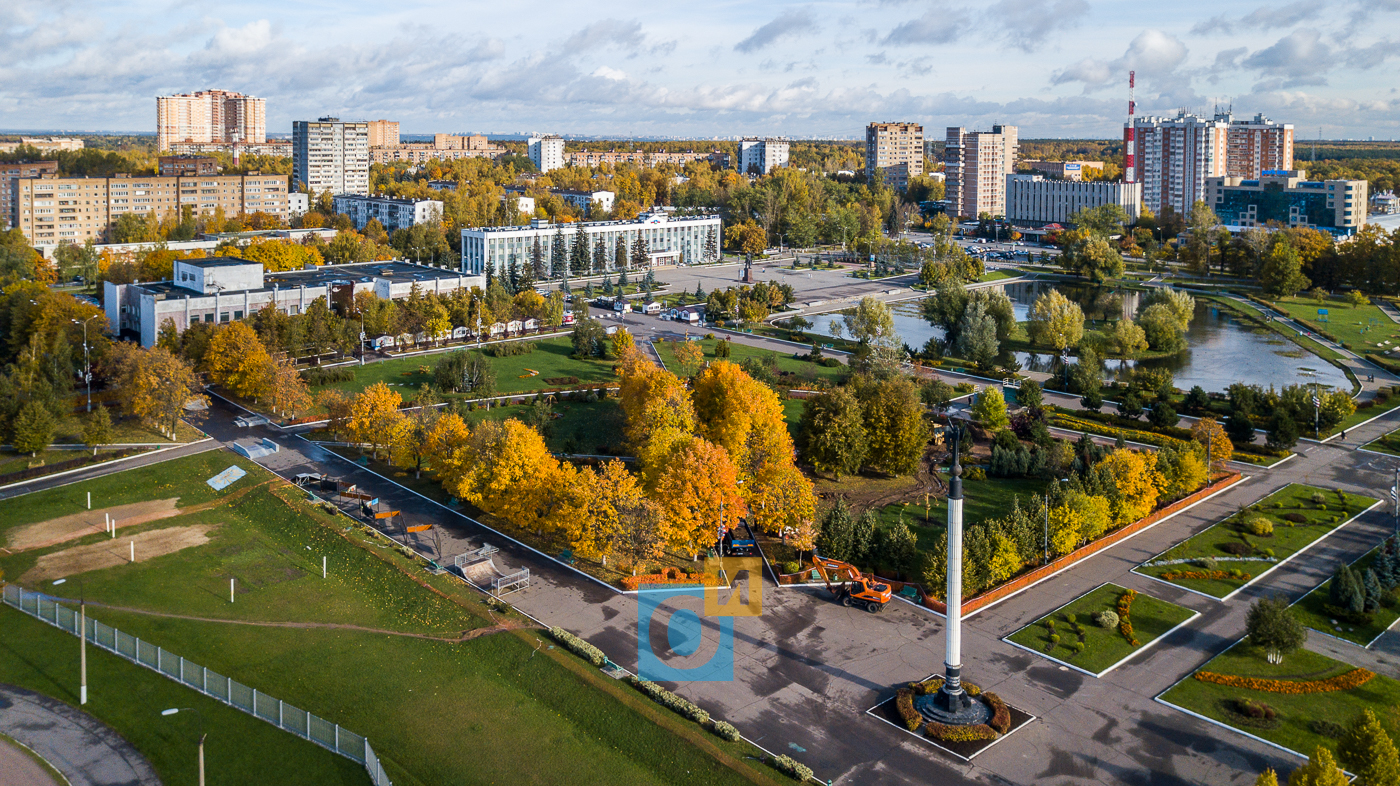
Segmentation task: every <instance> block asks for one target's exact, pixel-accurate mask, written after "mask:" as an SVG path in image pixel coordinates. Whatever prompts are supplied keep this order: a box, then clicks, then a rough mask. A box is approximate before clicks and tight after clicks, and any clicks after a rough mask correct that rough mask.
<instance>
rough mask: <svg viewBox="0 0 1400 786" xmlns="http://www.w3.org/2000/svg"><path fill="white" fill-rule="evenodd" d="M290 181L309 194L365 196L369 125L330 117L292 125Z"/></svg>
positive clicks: (367, 175)
mask: <svg viewBox="0 0 1400 786" xmlns="http://www.w3.org/2000/svg"><path fill="white" fill-rule="evenodd" d="M292 179H293V182H294V183H295V187H296V188H300V187H302V186H303V185H304V186H306V187H307V188H309V189H311V193H313V194H321V193H324V192H326V191H329V192H331V193H332V194H369V123H367V122H364V121H359V122H344V123H343V122H341V121H340V120H339V119H338V118H334V117H323V118H321V119H320V120H316V121H311V120H298V121H296V122H294V123H292Z"/></svg>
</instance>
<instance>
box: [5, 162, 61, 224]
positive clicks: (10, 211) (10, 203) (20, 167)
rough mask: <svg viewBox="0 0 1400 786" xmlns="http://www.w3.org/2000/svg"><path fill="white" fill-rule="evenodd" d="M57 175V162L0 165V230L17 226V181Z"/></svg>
mask: <svg viewBox="0 0 1400 786" xmlns="http://www.w3.org/2000/svg"><path fill="white" fill-rule="evenodd" d="M56 174H58V162H57V161H17V162H15V163H13V164H0V229H13V228H14V227H16V226H18V220H17V217H16V214H15V209H16V207H17V206H18V204H19V200H18V199H17V198H16V197H17V196H18V194H19V179H20V178H22V177H39V176H40V175H56Z"/></svg>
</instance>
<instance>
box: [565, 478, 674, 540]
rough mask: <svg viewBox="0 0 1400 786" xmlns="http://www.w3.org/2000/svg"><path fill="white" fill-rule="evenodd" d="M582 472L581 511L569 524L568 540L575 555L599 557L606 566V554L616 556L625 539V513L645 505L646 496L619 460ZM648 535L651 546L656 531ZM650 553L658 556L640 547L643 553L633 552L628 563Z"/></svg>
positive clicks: (626, 522)
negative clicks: (582, 507)
mask: <svg viewBox="0 0 1400 786" xmlns="http://www.w3.org/2000/svg"><path fill="white" fill-rule="evenodd" d="M582 475H583V477H586V478H587V480H582V478H581V483H583V484H585V485H586V486H587V487H588V488H587V493H586V495H585V498H586V506H585V508H584V511H585V512H584V515H582V516H579V517H578V518H576V519H575V520H574V521H572V522H570V523H569V525H568V536H569V542H570V543H571V544H572V545H573V549H574V553H575V554H577V555H578V556H580V557H583V558H585V559H596V560H601V561H602V563H603V564H604V565H606V564H607V563H608V557H610V556H614V555H618V554H619V553H620V551H621V549H622V547H623V545H624V541H626V540H627V538H628V535H627V534H626V532H625V531H626V529H627V525H628V523H629V522H628V521H627V517H628V515H629V514H630V513H632V512H633V511H635V510H636V509H637V508H638V507H640V506H643V505H645V504H647V499H646V497H645V495H644V494H643V492H642V487H641V484H639V483H638V482H637V478H636V476H634V475H633V474H632V473H631V472H628V471H627V468H626V466H625V465H623V463H622V462H620V461H609V462H607V463H606V464H604V465H603V466H602V467H601V468H599V470H598V471H597V472H592V471H588V472H585V473H582ZM652 535H653V537H652V538H651V539H650V541H649V542H650V544H651V545H652V546H654V545H655V544H656V543H657V542H659V541H658V540H657V537H656V533H654V532H653V533H652ZM654 556H658V555H655V554H653V553H652V550H651V549H644V553H643V554H640V555H637V554H634V555H633V559H632V560H630V562H631V564H632V565H633V566H635V565H636V564H637V563H638V562H639V561H641V560H642V559H646V558H650V557H654Z"/></svg>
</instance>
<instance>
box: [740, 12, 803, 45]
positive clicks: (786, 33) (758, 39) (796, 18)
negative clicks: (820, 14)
mask: <svg viewBox="0 0 1400 786" xmlns="http://www.w3.org/2000/svg"><path fill="white" fill-rule="evenodd" d="M817 29H818V27H817V19H816V16H815V15H814V14H813V13H812V11H811V10H810V9H807V8H793V9H789V10H787V11H784V12H783V13H782V14H779V15H778V17H777V18H776V19H774V20H773V21H771V22H769V23H768V24H766V25H763V26H761V27H759V28H758V29H757V30H754V31H753V33H751V34H750V35H749V37H748V38H745V39H744V40H742V41H740V42H739V43H737V44H735V45H734V49H735V50H736V51H739V52H757V51H758V50H760V49H763V48H764V47H767V46H770V45H772V44H774V43H776V42H777V41H778V40H779V39H782V38H787V37H791V36H798V35H802V34H803V33H815V32H816V31H817Z"/></svg>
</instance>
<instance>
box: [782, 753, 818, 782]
mask: <svg viewBox="0 0 1400 786" xmlns="http://www.w3.org/2000/svg"><path fill="white" fill-rule="evenodd" d="M773 767H774V768H775V769H777V770H778V771H779V772H781V773H783V774H785V775H790V776H792V777H793V778H796V779H797V780H799V781H802V782H803V783H806V782H807V781H809V780H811V779H812V768H811V767H808V766H807V765H805V764H803V763H802V762H800V761H797V760H796V759H794V758H792V757H791V756H784V755H781V754H780V755H777V756H774V757H773Z"/></svg>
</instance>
